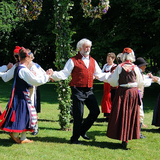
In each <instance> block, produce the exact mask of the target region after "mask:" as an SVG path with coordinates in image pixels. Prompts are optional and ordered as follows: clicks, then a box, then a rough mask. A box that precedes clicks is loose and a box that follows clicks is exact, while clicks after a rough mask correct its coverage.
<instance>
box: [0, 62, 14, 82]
mask: <svg viewBox="0 0 160 160" xmlns="http://www.w3.org/2000/svg"><path fill="white" fill-rule="evenodd" d="M15 68H16V64H14V65H13V67H12V68H11V69H9V70H8V71H7V72H5V73H3V74H2V75H1V77H2V80H3V81H4V82H8V81H10V80H11V79H12V78H13V76H14V70H15Z"/></svg>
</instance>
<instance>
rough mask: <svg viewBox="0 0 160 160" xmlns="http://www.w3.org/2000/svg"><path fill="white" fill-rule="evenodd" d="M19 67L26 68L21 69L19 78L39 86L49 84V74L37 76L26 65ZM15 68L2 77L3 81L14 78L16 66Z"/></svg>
mask: <svg viewBox="0 0 160 160" xmlns="http://www.w3.org/2000/svg"><path fill="white" fill-rule="evenodd" d="M19 65H20V66H23V67H24V68H22V69H20V71H19V73H18V76H19V77H20V78H21V79H23V80H24V81H25V82H27V83H28V84H31V85H34V86H39V85H42V84H45V83H46V82H48V80H49V76H48V75H47V74H40V75H38V76H36V75H34V74H33V73H32V72H31V71H30V70H29V69H28V68H27V67H26V66H25V65H23V64H19ZM13 67H14V68H13ZM13 67H12V68H11V69H10V70H8V71H7V72H6V73H4V74H3V75H2V79H3V80H4V81H5V82H7V81H9V80H10V79H12V78H13V76H14V70H15V68H16V65H14V66H13Z"/></svg>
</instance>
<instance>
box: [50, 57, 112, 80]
mask: <svg viewBox="0 0 160 160" xmlns="http://www.w3.org/2000/svg"><path fill="white" fill-rule="evenodd" d="M82 60H83V62H84V64H85V65H86V67H87V68H88V67H89V62H90V60H89V56H88V57H84V56H82ZM73 68H74V62H73V61H72V59H71V58H70V59H69V60H68V61H67V62H66V64H65V66H64V68H63V70H61V71H54V73H53V75H52V76H51V77H52V78H53V79H54V80H55V81H60V80H65V79H67V78H68V77H69V75H70V74H71V72H72V70H73ZM110 75H111V73H102V70H101V69H100V67H99V65H98V63H97V62H96V61H95V70H94V74H93V76H96V77H97V78H98V80H100V81H104V80H105V81H107V79H108V77H109V76H110Z"/></svg>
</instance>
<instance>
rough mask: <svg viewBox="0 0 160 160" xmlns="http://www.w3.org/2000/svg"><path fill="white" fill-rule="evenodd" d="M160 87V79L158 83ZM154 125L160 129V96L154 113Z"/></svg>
mask: <svg viewBox="0 0 160 160" xmlns="http://www.w3.org/2000/svg"><path fill="white" fill-rule="evenodd" d="M157 83H158V84H159V85H160V78H159V79H158V82H157ZM152 125H154V126H156V127H160V94H159V95H158V97H157V100H156V104H155V107H154V111H153V118H152Z"/></svg>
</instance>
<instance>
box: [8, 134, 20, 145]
mask: <svg viewBox="0 0 160 160" xmlns="http://www.w3.org/2000/svg"><path fill="white" fill-rule="evenodd" d="M9 135H10V136H11V137H12V139H13V140H14V141H15V142H16V143H18V144H20V143H21V140H20V139H19V137H17V138H16V137H14V136H13V133H10V134H9Z"/></svg>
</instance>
